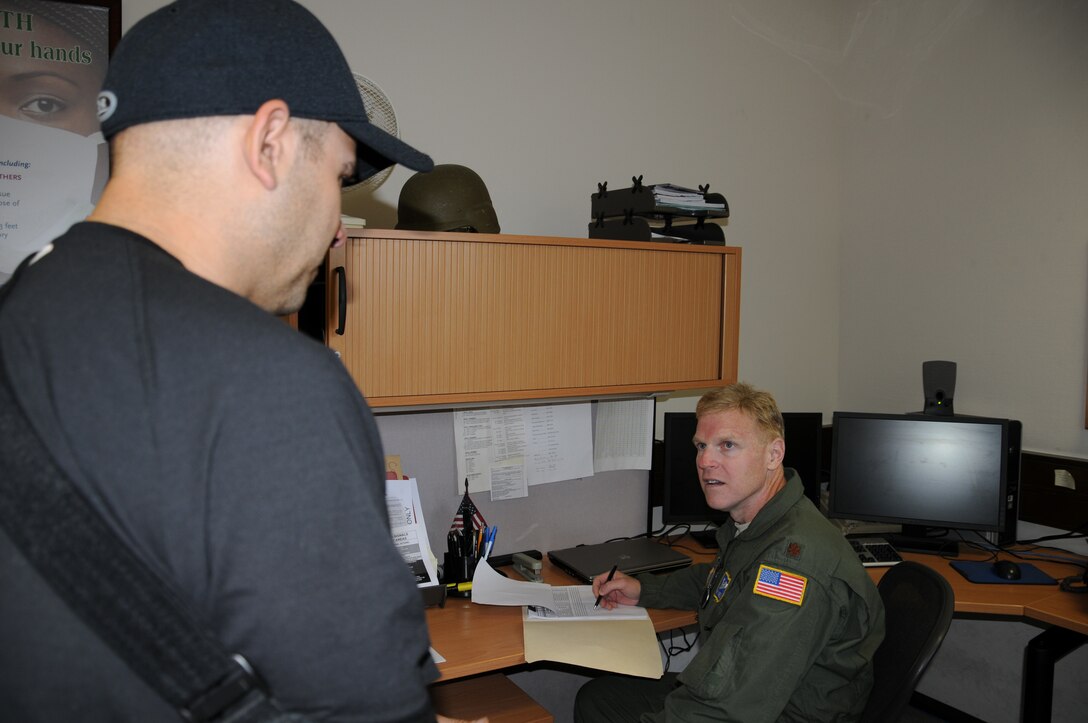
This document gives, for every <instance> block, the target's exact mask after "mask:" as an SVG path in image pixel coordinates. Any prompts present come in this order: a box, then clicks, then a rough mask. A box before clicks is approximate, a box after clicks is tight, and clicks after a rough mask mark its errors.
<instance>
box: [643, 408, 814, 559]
mask: <svg viewBox="0 0 1088 723" xmlns="http://www.w3.org/2000/svg"><path fill="white" fill-rule="evenodd" d="M664 417H665V425H664V439H663V450H662V455H661V462H660V464H661V467H662V469H661V480H662V490H661V521H662V522H663V523H664V524H666V525H679V524H689V525H692V526H698V525H707V524H712V525H719V524H721V523H722V522H725V521H726V520H727V519H728V518H729V513H728V512H722V511H720V510H714V509H711V508H710V507H709V506H708V505H707V504H706V498H705V497H704V496H703V489H702V487H701V486H700V485H699V474H698V472H697V471H696V469H695V446H694V445H693V444H692V441H691V440H692V437H694V436H695V427H696V419H695V413H694V412H666V413H665V415H664ZM782 419H783V421H784V422H785V431H786V458H785V461H784V463H783V466H785V467H793V468H794V469H796V470H797V472H798V474H800V475H801V480H802V482H803V483H804V484H805V492H806V494H808V495H809V496H810V497H812V498H813V501H814V503H817V502H818V500H819V489H820V467H821V464H820V461H821V460H820V449H821V444H820V438H821V434H822V433H823V415H822V414H821V413H820V412H784V413H783V414H782ZM810 479H811V482H810ZM711 539H712V538H711ZM707 542H709V540H707Z"/></svg>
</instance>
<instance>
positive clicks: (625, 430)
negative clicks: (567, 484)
mask: <svg viewBox="0 0 1088 723" xmlns="http://www.w3.org/2000/svg"><path fill="white" fill-rule="evenodd" d="M653 447H654V402H653V400H652V399H626V400H620V401H606V402H598V403H597V421H596V427H595V429H594V430H593V470H594V471H595V472H607V471H609V470H614V469H650V466H651V462H652V459H653Z"/></svg>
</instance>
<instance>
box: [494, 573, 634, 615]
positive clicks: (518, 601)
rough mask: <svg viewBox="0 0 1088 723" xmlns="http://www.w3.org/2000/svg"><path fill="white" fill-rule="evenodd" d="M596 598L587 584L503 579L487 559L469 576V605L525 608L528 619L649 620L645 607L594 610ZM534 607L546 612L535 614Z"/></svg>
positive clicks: (629, 606)
mask: <svg viewBox="0 0 1088 723" xmlns="http://www.w3.org/2000/svg"><path fill="white" fill-rule="evenodd" d="M596 601H597V598H596V597H594V595H593V588H592V587H591V586H589V585H554V586H553V585H549V584H547V583H545V582H528V581H518V580H512V579H510V578H506V577H503V576H502V575H500V574H499V573H497V572H495V570H494V569H492V567H491V565H490V564H488V562H487V561H486V560H481V561H480V562H478V563H477V564H476V572H475V574H474V575H473V576H472V602H474V603H478V604H481V605H527V606H530V610H529V613H528V617H529V619H531V620H610V619H615V620H632V619H635V620H637V619H641V618H648V617H649V614H648V613H647V612H646V610H645V608H641V607H636V606H631V605H621V606H620V607H617V608H614V609H612V610H605V609H604V608H594V607H593V604H594V603H595V602H596ZM533 607H536V608H543V609H546V610H547V611H549V613H550V614H549V613H540V612H539V611H538V612H534V611H533V610H532V608H533Z"/></svg>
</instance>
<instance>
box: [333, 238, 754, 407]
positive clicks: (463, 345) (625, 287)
mask: <svg viewBox="0 0 1088 723" xmlns="http://www.w3.org/2000/svg"><path fill="white" fill-rule="evenodd" d="M350 233H351V234H352V235H351V237H350V238H349V239H348V243H347V244H346V245H345V246H343V247H341V248H339V249H333V250H332V251H330V254H329V264H328V267H329V279H328V287H327V288H328V289H329V301H328V314H327V324H328V330H327V336H326V338H327V339H328V340H329V341H328V343H329V346H330V347H332V348H333V349H335V350H336V351H337V352H339V353H340V355H341V358H342V360H343V362H344V364H345V365H346V366H347V368H348V370H349V371H350V373H351V375H352V377H353V378H354V379H355V381H356V383H357V384H358V385H359V387H360V388H361V389H362V390H363V392H364V393H365V394H366V396H367V398H368V400H369V402H370V404H371V405H372V406H375V407H382V406H412V405H429V404H455V403H467V402H486V401H496V400H517V399H549V398H560V397H586V396H592V397H600V396H607V395H613V394H631V393H648V392H663V391H673V390H680V389H698V388H705V387H710V386H717V385H721V384H725V383H729V382H732V381H735V380H736V369H737V336H738V319H739V311H740V309H739V302H740V257H741V252H740V249H739V248H735V247H728V246H724V247H723V246H693V245H687V244H671V243H644V242H627V241H604V240H597V239H566V238H550V237H533V236H509V235H486V234H461V233H429V232H420V231H390V230H377V229H367V230H355V231H352V232H350Z"/></svg>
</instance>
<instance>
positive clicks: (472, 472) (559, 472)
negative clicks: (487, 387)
mask: <svg viewBox="0 0 1088 723" xmlns="http://www.w3.org/2000/svg"><path fill="white" fill-rule="evenodd" d="M591 415H592V412H591V409H590V405H589V404H560V405H551V406H537V407H503V408H498V409H482V410H472V411H467V412H454V415H453V424H454V444H455V446H456V451H457V485H458V491H459V492H460V491H461V490H462V489H463V488H462V486H461V485H462V484H463V480H465V479H468V489H469V492H482V491H486V490H490V491H491V499H492V500H500V499H514V498H517V497H525V496H527V495H528V494H529V492H528V485H534V484H543V483H545V482H558V481H560V480H566V479H575V478H578V477H588V476H590V475H592V474H593V440H592V424H591V418H592V417H591Z"/></svg>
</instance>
